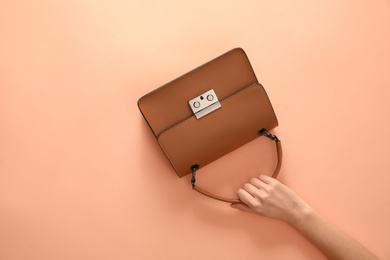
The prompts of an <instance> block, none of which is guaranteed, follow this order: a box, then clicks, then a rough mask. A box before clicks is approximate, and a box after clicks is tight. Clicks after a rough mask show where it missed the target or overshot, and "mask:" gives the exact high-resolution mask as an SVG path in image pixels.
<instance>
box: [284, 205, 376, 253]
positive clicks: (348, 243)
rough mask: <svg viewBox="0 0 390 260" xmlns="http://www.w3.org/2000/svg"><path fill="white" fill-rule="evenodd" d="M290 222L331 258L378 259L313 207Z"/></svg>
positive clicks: (303, 211)
mask: <svg viewBox="0 0 390 260" xmlns="http://www.w3.org/2000/svg"><path fill="white" fill-rule="evenodd" d="M289 224H290V225H292V226H293V227H294V228H295V229H297V230H298V231H299V232H300V233H301V234H302V235H303V236H305V237H306V238H307V239H308V240H309V241H311V242H312V243H313V244H314V245H315V246H316V247H317V248H318V249H319V250H320V251H321V252H322V253H323V254H324V255H325V256H326V257H327V258H328V259H329V260H347V259H348V260H349V259H350V260H378V258H377V257H376V256H375V255H373V254H372V253H371V252H370V251H368V250H367V249H366V248H364V247H363V246H362V245H360V244H359V243H358V242H357V241H355V240H353V239H352V238H350V237H349V236H347V235H346V234H344V233H343V232H341V230H339V229H337V228H336V227H334V226H333V225H331V224H330V223H329V222H327V221H326V220H325V219H323V218H322V217H321V216H320V215H318V214H317V213H316V212H315V211H314V210H312V209H311V208H306V209H304V210H302V211H301V212H300V214H297V216H294V217H293V218H292V219H291V220H290V221H289Z"/></svg>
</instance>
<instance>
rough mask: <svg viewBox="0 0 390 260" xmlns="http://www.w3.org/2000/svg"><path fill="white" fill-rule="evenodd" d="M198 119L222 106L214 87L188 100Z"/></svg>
mask: <svg viewBox="0 0 390 260" xmlns="http://www.w3.org/2000/svg"><path fill="white" fill-rule="evenodd" d="M188 104H189V105H190V108H191V110H192V112H193V113H194V115H195V117H196V119H200V118H202V117H204V116H205V115H207V114H210V113H211V112H213V111H214V110H216V109H218V108H220V107H221V103H219V100H218V97H217V95H216V94H215V92H214V90H213V89H210V90H209V91H207V92H205V93H203V94H202V95H199V96H197V97H196V98H193V99H191V100H190V101H188Z"/></svg>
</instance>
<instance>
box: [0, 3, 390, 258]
mask: <svg viewBox="0 0 390 260" xmlns="http://www.w3.org/2000/svg"><path fill="white" fill-rule="evenodd" d="M234 47H242V48H243V49H244V50H245V51H246V52H247V54H248V56H249V58H250V60H251V63H252V66H253V68H254V70H255V72H256V74H257V76H258V79H259V81H260V82H261V83H262V84H263V85H264V86H265V88H266V90H267V92H268V94H269V97H270V99H271V101H272V103H273V106H274V108H275V111H276V114H277V116H278V119H279V123H280V126H279V127H278V128H277V129H275V131H274V133H275V134H277V135H278V136H279V137H280V139H282V141H283V147H284V158H285V160H284V163H283V167H282V171H281V174H280V180H281V181H282V182H284V183H285V184H287V185H288V186H290V187H291V188H293V189H294V190H295V191H296V192H297V193H298V194H299V195H301V196H302V197H303V198H304V199H305V200H307V201H308V202H309V203H310V204H311V205H312V206H313V207H314V208H315V209H316V210H317V211H318V212H320V213H321V214H322V215H323V216H324V217H325V218H327V219H328V220H329V221H331V222H332V223H334V224H335V225H336V226H338V227H339V228H341V229H342V230H344V231H345V232H346V233H348V234H349V235H351V236H353V237H354V238H356V239H357V240H358V241H360V242H361V243H362V244H364V245H365V246H366V247H368V248H369V249H370V250H372V251H373V252H374V253H376V254H377V255H378V256H380V257H381V259H390V246H389V241H390V238H389V235H390V225H389V223H388V222H389V219H390V207H389V201H390V196H389V195H390V192H389V189H388V187H389V183H390V174H389V166H388V164H389V147H390V137H389V132H390V122H389V111H390V102H389V99H390V88H389V85H390V73H389V72H390V70H389V68H390V2H389V1H387V0H375V1H352V0H350V1H347V0H342V1H336V0H331V1H222V0H221V1H216V0H207V1H205V0H200V1H199V0H198V1H177V0H176V1H115V0H114V1H108V0H101V1H84V0H82V1H79V0H77V1H75V0H66V1H65V0H59V1H44V0H38V1H19V0H16V1H1V2H0V259H2V260H16V259H18V260H20V259H23V260H24V259H26V260H27V259H28V260H46V259H56V260H61V259H72V260H76V259H248V260H249V259H294V260H304V259H324V257H323V256H322V255H321V254H320V253H319V251H318V250H317V249H316V248H314V247H313V246H312V245H311V244H310V242H309V241H307V240H306V239H305V238H303V237H302V236H301V235H300V234H298V233H297V232H296V231H295V230H293V229H292V228H291V227H290V226H288V225H287V224H285V223H282V222H280V221H276V220H271V219H266V218H263V217H259V216H254V215H250V214H246V213H242V212H239V211H236V210H233V209H231V208H230V207H229V205H228V204H225V203H221V202H218V201H214V200H211V199H208V198H206V197H203V196H201V195H199V194H198V193H196V192H194V191H192V190H191V188H190V184H189V181H190V180H189V176H187V177H185V178H182V179H179V178H178V177H177V176H176V175H175V173H174V172H173V170H172V168H171V166H170V165H169V163H168V161H167V160H166V158H165V157H164V156H163V153H162V152H161V150H160V148H159V147H158V144H157V142H156V140H155V139H154V137H153V135H152V134H151V132H150V131H149V128H148V126H147V125H146V123H145V121H144V120H143V118H142V116H141V114H140V113H139V111H138V108H137V105H136V102H137V100H138V98H140V97H141V96H142V95H144V94H146V93H148V92H149V91H152V90H153V89H155V88H157V87H159V86H161V85H163V84H165V83H166V82H168V81H170V80H172V79H174V78H176V77H178V76H180V75H182V74H183V73H185V72H187V71H189V70H191V69H193V68H194V67H196V66H198V65H201V64H203V63H204V62H207V61H208V60H210V59H212V58H214V57H216V56H218V55H220V54H222V53H224V52H226V51H228V50H230V49H232V48H234ZM272 149H273V146H272V144H270V143H269V142H267V141H264V140H262V139H261V138H259V139H258V140H255V141H253V142H251V143H249V144H248V145H246V146H244V147H242V148H240V149H239V150H237V151H235V152H233V153H231V154H229V155H227V156H225V157H223V158H221V159H220V160H218V161H216V162H215V163H213V164H212V165H210V166H207V167H205V168H204V169H202V171H200V172H199V183H202V184H203V186H206V187H207V188H210V189H213V190H214V191H216V192H219V193H221V194H224V195H228V196H230V195H231V196H233V195H234V194H235V191H236V190H237V189H238V188H239V187H240V186H242V185H243V184H244V183H245V182H246V181H248V180H249V179H250V177H251V176H257V175H259V174H260V173H269V172H270V171H271V169H272V167H273V163H274V154H273V150H272ZM330 239H331V238H330Z"/></svg>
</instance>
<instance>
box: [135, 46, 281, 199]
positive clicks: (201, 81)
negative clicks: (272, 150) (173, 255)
mask: <svg viewBox="0 0 390 260" xmlns="http://www.w3.org/2000/svg"><path fill="white" fill-rule="evenodd" d="M138 107H139V109H140V111H141V113H142V115H143V116H144V118H145V120H146V122H147V123H148V124H149V126H150V129H151V130H152V132H153V133H154V135H155V137H156V138H157V141H158V143H159V145H160V147H161V149H162V150H163V152H164V154H165V156H166V157H167V158H168V160H169V162H170V163H171V165H172V167H173V169H174V170H175V172H176V173H177V175H178V176H179V177H183V176H185V175H187V174H190V173H192V178H191V184H192V187H193V189H195V190H196V191H198V192H200V193H202V194H204V195H206V196H209V197H211V198H214V199H217V200H221V201H226V202H240V200H239V199H228V198H224V197H220V196H217V195H214V194H212V193H210V192H207V191H205V190H203V189H202V188H200V187H198V186H196V185H195V175H196V170H198V169H199V168H201V167H203V166H205V165H207V164H209V163H211V162H213V161H215V160H217V159H218V158H220V157H222V156H224V155H225V154H227V153H230V152H232V151H233V150H235V149H237V148H239V147H240V146H242V145H244V144H246V143H248V142H250V141H252V140H253V139H255V138H256V137H258V136H266V137H268V138H270V139H271V140H273V141H274V142H275V145H276V153H277V158H278V162H277V165H276V168H275V171H274V173H273V175H272V177H274V178H276V177H277V175H278V173H279V170H280V166H281V162H282V149H281V142H280V140H279V139H278V138H277V137H276V136H275V135H273V134H270V133H269V132H268V131H270V130H271V129H273V128H275V127H276V126H278V121H277V119H276V116H275V112H274V110H273V108H272V105H271V102H270V100H269V98H268V96H267V93H266V92H265V90H264V88H263V86H262V85H261V84H259V83H258V81H257V78H256V76H255V73H254V71H253V69H252V67H251V65H250V63H249V60H248V57H247V56H246V54H245V52H244V51H243V50H242V49H241V48H236V49H233V50H231V51H229V52H227V53H225V54H223V55H221V56H219V57H217V58H215V59H213V60H211V61H209V62H207V63H206V64H204V65H202V66H200V67H198V68H196V69H194V70H192V71H190V72H188V73H186V74H184V75H183V76H181V77H179V78H177V79H175V80H173V81H171V82H169V83H167V84H165V85H163V86H162V87H160V88H158V89H156V90H154V91H152V92H150V93H149V94H146V95H145V96H143V97H142V98H140V99H139V100H138Z"/></svg>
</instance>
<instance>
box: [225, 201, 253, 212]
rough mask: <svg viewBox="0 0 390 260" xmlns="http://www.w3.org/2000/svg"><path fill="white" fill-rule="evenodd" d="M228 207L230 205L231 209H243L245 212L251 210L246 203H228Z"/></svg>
mask: <svg viewBox="0 0 390 260" xmlns="http://www.w3.org/2000/svg"><path fill="white" fill-rule="evenodd" d="M230 207H232V208H233V209H238V210H241V211H245V212H252V210H251V209H250V208H249V207H248V206H247V205H245V204H243V203H233V204H231V205H230Z"/></svg>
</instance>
